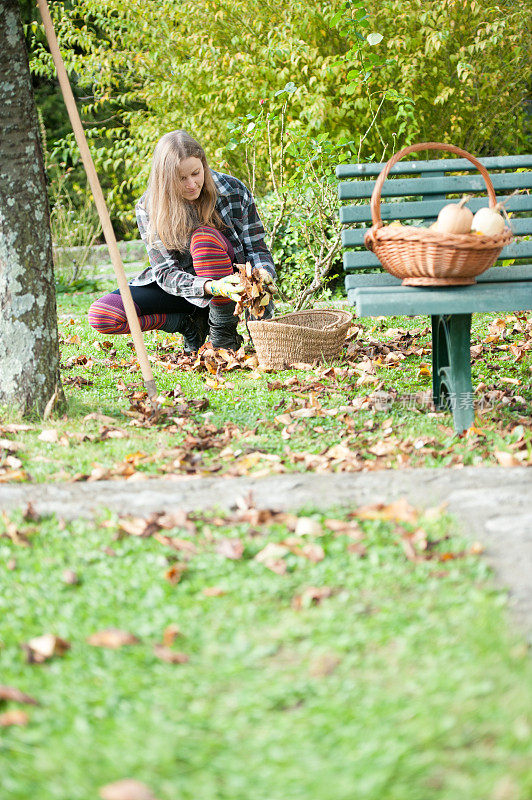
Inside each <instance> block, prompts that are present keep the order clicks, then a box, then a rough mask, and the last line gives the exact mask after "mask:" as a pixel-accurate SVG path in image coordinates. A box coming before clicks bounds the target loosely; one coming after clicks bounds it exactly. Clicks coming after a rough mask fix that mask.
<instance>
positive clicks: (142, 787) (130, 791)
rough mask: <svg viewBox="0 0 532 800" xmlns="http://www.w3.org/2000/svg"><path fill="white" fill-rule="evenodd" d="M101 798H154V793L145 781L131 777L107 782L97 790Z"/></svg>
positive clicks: (115, 799)
mask: <svg viewBox="0 0 532 800" xmlns="http://www.w3.org/2000/svg"><path fill="white" fill-rule="evenodd" d="M99 795H100V797H101V799H102V800H156V798H155V795H154V794H153V792H152V791H151V789H150V788H149V787H148V786H146V784H145V783H141V782H140V781H135V780H133V779H132V778H124V779H123V780H121V781H115V782H114V783H108V784H107V785H106V786H102V787H101V788H100V790H99Z"/></svg>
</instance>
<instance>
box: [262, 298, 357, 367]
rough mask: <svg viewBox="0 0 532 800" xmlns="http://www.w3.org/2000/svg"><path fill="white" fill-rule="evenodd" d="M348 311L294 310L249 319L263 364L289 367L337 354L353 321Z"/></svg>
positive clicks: (334, 356)
mask: <svg viewBox="0 0 532 800" xmlns="http://www.w3.org/2000/svg"><path fill="white" fill-rule="evenodd" d="M351 321H352V315H351V313H350V312H348V311H336V310H335V309H315V310H309V311H293V312H292V313H290V314H284V315H283V316H282V317H275V318H274V319H269V320H253V321H251V322H248V328H249V333H250V335H251V338H252V340H253V344H254V345H255V349H256V351H257V357H258V360H259V364H260V365H261V366H262V367H265V368H267V369H286V368H288V367H290V366H291V365H292V364H297V363H298V362H299V363H303V362H304V363H307V364H312V363H314V362H316V361H331V360H333V359H335V358H337V357H338V356H339V354H340V350H341V349H342V345H343V343H344V341H345V337H346V334H347V331H348V330H349V327H350V325H351Z"/></svg>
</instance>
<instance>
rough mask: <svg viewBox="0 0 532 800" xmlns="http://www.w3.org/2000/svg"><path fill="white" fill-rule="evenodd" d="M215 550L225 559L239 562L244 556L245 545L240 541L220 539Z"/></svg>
mask: <svg viewBox="0 0 532 800" xmlns="http://www.w3.org/2000/svg"><path fill="white" fill-rule="evenodd" d="M215 550H216V552H217V553H218V554H219V555H221V556H225V558H230V559H231V560H233V561H238V560H239V559H240V558H242V556H243V554H244V543H243V542H242V541H241V540H240V539H227V538H224V539H219V540H218V541H217V542H216V547H215Z"/></svg>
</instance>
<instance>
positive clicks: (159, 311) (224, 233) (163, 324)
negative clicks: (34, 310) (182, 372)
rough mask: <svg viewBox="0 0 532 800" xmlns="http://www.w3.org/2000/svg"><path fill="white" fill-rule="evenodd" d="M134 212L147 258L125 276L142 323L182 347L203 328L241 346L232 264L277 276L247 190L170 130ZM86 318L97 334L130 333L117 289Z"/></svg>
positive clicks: (198, 341)
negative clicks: (179, 340)
mask: <svg viewBox="0 0 532 800" xmlns="http://www.w3.org/2000/svg"><path fill="white" fill-rule="evenodd" d="M135 211H136V214H137V224H138V227H139V231H140V235H141V236H142V239H143V240H144V243H145V244H146V248H147V251H148V258H149V262H150V265H149V266H148V267H147V268H146V269H145V270H144V271H143V272H142V273H141V274H140V275H138V276H137V277H136V278H135V279H134V280H132V281H131V282H130V289H131V294H132V296H133V302H134V303H135V308H136V310H137V314H138V317H139V322H140V327H141V330H143V331H148V330H154V329H159V330H163V331H167V332H168V333H181V334H183V336H184V339H185V352H195V351H196V350H197V349H198V348H199V347H201V345H202V344H203V342H204V341H205V338H206V336H207V334H208V336H209V339H210V340H211V342H212V344H213V345H214V347H226V348H231V349H234V350H236V349H238V347H239V346H240V344H241V343H242V337H240V336H239V335H238V333H237V330H236V328H237V324H238V318H237V317H235V316H234V313H233V312H234V308H235V301H236V300H238V299H239V297H240V295H241V293H242V291H243V287H242V284H241V283H240V279H239V277H238V275H235V274H234V272H233V265H234V264H240V263H245V262H246V261H249V262H250V263H251V264H252V266H253V267H255V268H258V269H260V270H261V274H262V278H263V280H264V282H265V283H273V281H274V278H275V267H274V264H273V259H272V257H271V254H270V252H269V250H268V248H267V247H266V244H265V242H264V228H263V226H262V222H261V221H260V218H259V216H258V214H257V210H256V208H255V202H254V200H253V197H252V195H251V192H250V191H249V189H247V187H246V186H244V184H243V183H242V182H241V181H239V180H237V178H233V177H232V176H231V175H224V174H223V173H221V172H215V171H214V170H211V169H210V167H209V165H208V164H207V159H206V157H205V153H204V151H203V148H202V147H201V146H200V145H199V144H198V142H196V141H195V139H193V138H192V136H190V135H189V134H188V133H186V132H185V131H172V132H171V133H167V134H165V135H164V136H163V137H162V138H161V139H160V140H159V142H158V143H157V146H156V148H155V152H154V155H153V162H152V167H151V173H150V177H149V181H148V188H147V191H146V192H145V193H144V194H143V196H142V197H141V198H140V200H139V201H138V203H137V205H136V207H135ZM268 312H269V313H268ZM266 316H271V309H267V314H266ZM89 322H90V324H91V325H92V326H93V328H96V330H98V331H100V332H101V333H106V334H113V333H129V325H128V323H127V319H126V313H125V310H124V306H123V304H122V300H121V297H120V293H119V291H118V289H116V290H115V291H114V292H111V293H110V294H107V295H105V296H104V297H102V298H100V299H99V300H96V301H95V302H94V303H93V304H92V306H91V307H90V309H89Z"/></svg>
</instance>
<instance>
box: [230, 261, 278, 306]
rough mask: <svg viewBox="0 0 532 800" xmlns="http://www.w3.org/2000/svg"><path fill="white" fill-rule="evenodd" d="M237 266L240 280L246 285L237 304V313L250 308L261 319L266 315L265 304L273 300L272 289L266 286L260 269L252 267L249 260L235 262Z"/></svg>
mask: <svg viewBox="0 0 532 800" xmlns="http://www.w3.org/2000/svg"><path fill="white" fill-rule="evenodd" d="M235 267H236V268H237V270H238V274H239V277H240V282H241V283H242V284H243V285H244V291H243V293H242V295H241V298H240V300H239V301H238V302H237V304H236V306H235V314H236V315H238V316H242V314H243V313H244V311H245V310H248V311H249V312H250V313H251V315H252V316H253V317H256V318H257V319H260V318H261V317H263V316H264V310H265V306H267V305H268V303H269V302H270V300H271V293H270V289H269V288H265V287H264V284H263V280H262V277H261V274H260V271H259V270H258V269H255V268H254V267H252V266H251V264H250V263H249V261H248V262H246V264H235Z"/></svg>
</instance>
